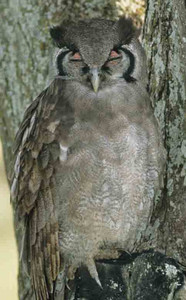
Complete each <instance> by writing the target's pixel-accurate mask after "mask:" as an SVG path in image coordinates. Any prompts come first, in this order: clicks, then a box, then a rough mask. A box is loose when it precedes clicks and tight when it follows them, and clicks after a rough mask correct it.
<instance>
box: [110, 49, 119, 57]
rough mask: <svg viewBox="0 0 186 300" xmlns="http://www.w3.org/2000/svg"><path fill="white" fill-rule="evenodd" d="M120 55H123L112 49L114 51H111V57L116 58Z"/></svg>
mask: <svg viewBox="0 0 186 300" xmlns="http://www.w3.org/2000/svg"><path fill="white" fill-rule="evenodd" d="M120 56H121V54H119V53H117V52H116V51H114V50H112V51H111V52H110V56H109V58H116V57H120Z"/></svg>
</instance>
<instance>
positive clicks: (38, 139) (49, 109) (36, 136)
mask: <svg viewBox="0 0 186 300" xmlns="http://www.w3.org/2000/svg"><path fill="white" fill-rule="evenodd" d="M54 88H55V86H54V84H51V86H49V88H47V89H46V90H44V91H43V92H42V93H41V94H40V95H39V96H38V97H37V98H36V99H35V101H33V102H32V104H31V105H30V106H29V108H28V109H27V110H26V112H25V115H24V118H23V122H22V124H21V126H20V128H19V131H18V133H17V136H16V149H15V152H16V155H17V156H16V161H15V165H14V175H13V181H12V189H11V190H12V195H13V198H14V199H15V202H16V213H17V215H18V216H19V217H25V218H26V219H27V222H26V224H27V225H26V226H27V232H28V245H29V246H28V247H29V250H28V251H29V260H30V268H31V277H32V283H33V287H34V290H35V294H36V299H49V294H50V293H53V281H54V280H55V279H56V277H57V275H58V274H59V270H60V254H59V242H58V217H57V214H56V212H57V209H56V205H57V203H56V202H57V197H56V195H55V189H56V187H55V179H54V178H55V176H54V173H55V172H56V168H57V165H58V164H59V162H58V158H59V154H60V151H59V143H58V142H57V131H58V129H57V128H58V126H59V120H57V119H56V118H54V117H53V115H54V111H55V108H56V102H57V101H56V98H57V97H56V96H53V95H54V94H55V93H53V90H54ZM52 118H53V119H52Z"/></svg>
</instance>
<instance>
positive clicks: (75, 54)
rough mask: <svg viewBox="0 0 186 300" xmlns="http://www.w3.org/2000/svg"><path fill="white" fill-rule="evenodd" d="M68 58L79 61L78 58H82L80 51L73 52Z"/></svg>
mask: <svg viewBox="0 0 186 300" xmlns="http://www.w3.org/2000/svg"><path fill="white" fill-rule="evenodd" d="M70 60H72V61H80V60H82V59H81V55H80V53H79V52H75V53H73V55H72V56H71V59H70Z"/></svg>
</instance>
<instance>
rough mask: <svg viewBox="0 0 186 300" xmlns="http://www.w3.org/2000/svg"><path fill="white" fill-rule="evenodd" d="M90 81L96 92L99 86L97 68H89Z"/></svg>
mask: <svg viewBox="0 0 186 300" xmlns="http://www.w3.org/2000/svg"><path fill="white" fill-rule="evenodd" d="M90 75H91V77H90V81H91V83H92V87H93V90H94V92H95V93H97V91H98V88H99V71H98V68H92V69H90Z"/></svg>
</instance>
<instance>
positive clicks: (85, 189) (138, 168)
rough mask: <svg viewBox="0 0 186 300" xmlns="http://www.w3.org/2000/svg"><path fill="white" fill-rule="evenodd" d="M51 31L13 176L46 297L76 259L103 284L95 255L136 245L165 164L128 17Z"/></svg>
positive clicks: (30, 260)
mask: <svg viewBox="0 0 186 300" xmlns="http://www.w3.org/2000/svg"><path fill="white" fill-rule="evenodd" d="M50 34H51V37H52V39H53V42H54V44H55V45H56V47H57V49H58V50H57V54H56V58H55V66H56V76H55V77H54V79H53V81H52V82H51V83H50V85H49V86H48V87H47V88H46V89H45V90H44V91H42V92H41V94H40V95H39V96H38V97H37V98H36V99H35V100H34V101H33V102H32V103H31V105H30V106H29V107H28V109H27V110H26V112H25V114H24V118H23V121H22V124H21V126H20V128H19V130H18V133H17V136H16V147H15V153H16V159H15V165H14V175H13V180H12V197H13V198H14V199H15V200H14V201H16V215H17V216H18V218H19V220H20V222H22V221H24V229H25V235H24V236H23V245H22V251H21V257H22V258H23V257H26V261H27V265H28V266H29V269H30V274H31V279H32V284H33V289H34V291H35V295H36V299H51V298H52V295H54V292H55V288H54V287H55V281H56V280H57V278H58V276H59V274H62V275H61V276H62V297H61V299H63V298H64V291H65V286H66V284H68V280H71V279H73V278H74V274H75V272H76V270H77V269H78V268H79V267H80V266H81V265H84V266H85V267H87V269H88V271H89V273H90V275H91V276H92V278H94V279H95V281H96V282H97V283H98V284H99V285H100V286H101V282H100V279H99V274H98V272H97V269H96V265H95V261H96V260H97V259H113V258H117V257H119V255H120V250H123V251H128V252H133V251H137V249H138V247H139V244H140V240H141V236H142V235H143V233H144V231H145V229H146V227H147V226H148V224H149V220H150V217H151V212H152V207H153V199H154V196H155V193H156V191H157V190H158V189H159V188H160V185H161V182H162V176H163V168H164V162H165V150H164V147H163V143H162V139H161V135H160V131H159V127H158V124H157V121H156V119H155V117H154V114H153V109H152V107H151V103H150V99H149V95H148V93H147V89H146V85H147V75H146V63H145V54H144V50H143V48H142V46H141V44H140V42H139V41H138V36H137V30H136V29H135V27H134V25H133V23H132V21H131V19H127V18H125V17H122V18H120V19H119V20H118V21H110V20H104V19H91V20H81V21H78V22H77V23H75V22H74V23H70V24H67V23H62V24H61V25H59V26H56V27H53V28H51V30H50ZM23 253H26V255H25V254H23ZM52 299H53V298H52Z"/></svg>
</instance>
